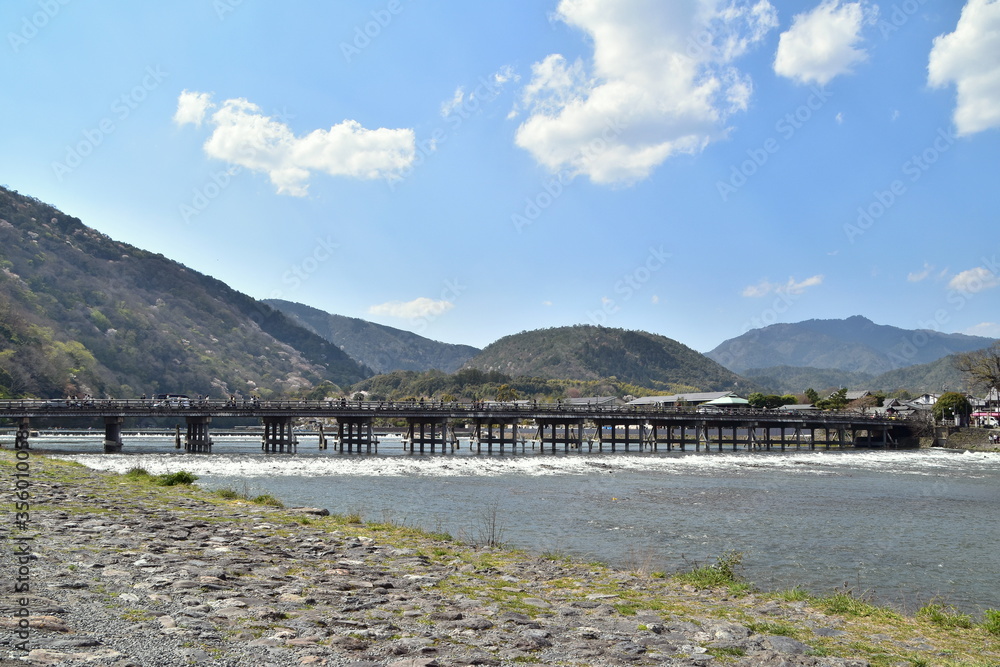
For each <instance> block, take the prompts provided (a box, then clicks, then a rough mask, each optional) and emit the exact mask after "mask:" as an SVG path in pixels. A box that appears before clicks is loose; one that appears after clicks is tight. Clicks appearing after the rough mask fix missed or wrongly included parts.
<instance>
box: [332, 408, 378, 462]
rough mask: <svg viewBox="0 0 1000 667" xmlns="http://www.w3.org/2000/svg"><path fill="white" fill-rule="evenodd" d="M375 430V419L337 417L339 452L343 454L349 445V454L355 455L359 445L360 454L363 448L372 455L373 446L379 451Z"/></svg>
mask: <svg viewBox="0 0 1000 667" xmlns="http://www.w3.org/2000/svg"><path fill="white" fill-rule="evenodd" d="M374 429H375V418H374V417H337V451H338V452H343V451H344V445H347V452H348V453H353V452H354V446H355V445H357V446H358V454H360V453H361V447H362V446H364V447H365V448H366V450H367V452H368V453H369V454H371V451H372V444H374V445H375V448H376V450H377V449H378V441H377V440H376V439H375V430H374Z"/></svg>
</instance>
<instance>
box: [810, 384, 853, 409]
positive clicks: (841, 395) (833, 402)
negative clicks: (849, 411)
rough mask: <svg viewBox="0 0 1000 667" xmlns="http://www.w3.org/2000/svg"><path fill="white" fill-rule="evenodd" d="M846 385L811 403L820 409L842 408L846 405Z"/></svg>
mask: <svg viewBox="0 0 1000 667" xmlns="http://www.w3.org/2000/svg"><path fill="white" fill-rule="evenodd" d="M847 403H848V401H847V387H842V388H841V389H839V390H838V391H836V392H834V393H832V394H830V397H829V398H824V399H822V400H819V401H816V402H814V403H813V405H815V406H816V407H817V408H819V409H820V410H843V409H844V408H845V407H846V406H847Z"/></svg>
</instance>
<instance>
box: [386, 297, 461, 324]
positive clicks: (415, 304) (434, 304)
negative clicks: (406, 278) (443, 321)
mask: <svg viewBox="0 0 1000 667" xmlns="http://www.w3.org/2000/svg"><path fill="white" fill-rule="evenodd" d="M454 307H455V304H453V303H452V302H450V301H443V300H442V301H435V300H434V299H428V298H427V297H425V296H422V297H419V298H416V299H414V300H413V301H388V302H386V303H382V304H378V305H376V306H371V307H370V308H369V309H368V312H369V313H370V314H372V315H388V316H389V317H399V318H402V319H407V320H413V319H417V318H418V317H432V316H437V315H442V314H444V313H446V312H448V311H449V310H451V309H452V308H454Z"/></svg>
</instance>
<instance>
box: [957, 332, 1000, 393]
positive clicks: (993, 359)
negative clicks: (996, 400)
mask: <svg viewBox="0 0 1000 667" xmlns="http://www.w3.org/2000/svg"><path fill="white" fill-rule="evenodd" d="M955 367H956V368H957V369H958V370H960V371H961V372H962V373H965V375H966V377H967V378H968V380H969V384H970V385H971V386H973V387H977V388H979V389H986V390H990V389H1000V341H997V342H995V343H993V345H991V346H989V347H988V348H986V349H984V350H976V351H975V352H965V353H962V354H959V355H958V356H957V357H956V359H955Z"/></svg>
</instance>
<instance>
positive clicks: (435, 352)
mask: <svg viewBox="0 0 1000 667" xmlns="http://www.w3.org/2000/svg"><path fill="white" fill-rule="evenodd" d="M264 303H266V304H268V305H269V306H271V307H273V308H275V309H276V310H280V311H281V312H283V313H284V314H285V315H287V316H288V317H290V318H292V320H294V321H295V322H297V323H299V324H301V325H302V326H304V327H305V328H306V329H309V330H310V331H312V332H313V333H316V334H319V335H320V336H322V337H323V338H325V339H326V340H328V341H330V342H331V343H333V344H334V345H337V346H338V347H340V349H342V350H343V351H344V352H346V353H347V354H349V355H350V356H351V358H352V359H354V360H355V361H357V362H358V363H361V364H364V365H365V366H368V367H369V368H371V369H372V370H374V371H375V372H376V373H389V372H391V371H397V370H404V371H429V370H432V369H434V370H439V371H444V372H446V373H453V372H455V371H457V370H458V369H459V368H461V367H462V364H464V363H465V362H466V361H468V360H469V359H471V358H472V357H473V356H474V355H476V354H477V353H478V352H479V350H478V349H477V348H475V347H472V346H471V345H452V344H450V343H440V342H438V341H436V340H431V339H429V338H424V337H423V336H419V335H417V334H415V333H412V332H410V331H403V330H402V329H394V328H393V327H387V326H385V325H382V324H375V323H374V322H368V321H366V320H361V319H358V318H356V317H345V316H343V315H334V314H332V313H327V312H324V311H322V310H319V309H318V308H313V307H311V306H306V305H303V304H301V303H294V302H292V301H284V300H282V299H266V300H265V301H264Z"/></svg>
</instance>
